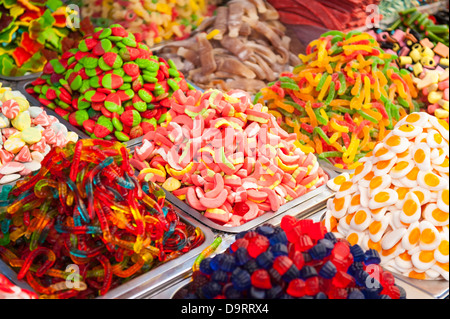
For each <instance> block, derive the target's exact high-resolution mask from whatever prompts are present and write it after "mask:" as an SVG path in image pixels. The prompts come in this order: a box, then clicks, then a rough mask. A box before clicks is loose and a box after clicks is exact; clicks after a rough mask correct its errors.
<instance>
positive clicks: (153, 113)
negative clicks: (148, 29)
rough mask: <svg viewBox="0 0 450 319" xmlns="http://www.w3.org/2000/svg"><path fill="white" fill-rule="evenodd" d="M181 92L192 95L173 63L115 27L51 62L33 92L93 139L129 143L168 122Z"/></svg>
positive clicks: (99, 31)
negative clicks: (176, 94)
mask: <svg viewBox="0 0 450 319" xmlns="http://www.w3.org/2000/svg"><path fill="white" fill-rule="evenodd" d="M178 89H181V90H183V91H187V90H188V84H187V82H186V80H185V79H184V76H183V74H182V73H180V72H178V70H177V69H176V66H175V65H174V64H173V62H172V61H170V60H169V61H165V60H164V59H162V58H159V57H157V56H154V55H153V54H152V52H151V51H150V49H149V48H148V47H147V46H146V45H145V44H143V43H142V42H141V39H140V37H139V35H137V36H135V35H134V34H133V33H130V32H128V31H126V30H125V29H124V28H123V27H122V26H120V25H112V26H111V27H109V28H105V29H102V28H97V29H95V33H94V34H93V35H92V36H87V37H85V38H83V40H82V41H81V42H80V44H79V45H78V48H76V49H71V50H69V51H68V52H66V53H65V54H64V55H63V56H62V58H61V59H60V60H57V59H54V60H51V61H49V63H47V65H46V66H45V68H44V71H43V75H42V76H41V77H40V78H38V79H37V80H35V81H34V82H33V83H32V87H30V88H27V92H29V93H30V94H33V95H34V96H36V97H37V98H38V99H39V101H40V102H41V103H42V104H43V105H45V106H46V107H48V108H51V109H54V110H55V112H56V113H58V114H59V115H61V116H62V117H63V118H65V119H68V120H69V122H70V123H71V124H72V125H75V126H78V127H82V128H83V129H84V130H85V131H86V132H87V133H88V134H89V135H90V136H91V137H92V138H100V139H107V140H119V141H123V142H125V141H129V140H131V139H135V138H137V137H140V136H142V135H143V134H145V133H147V132H149V131H151V130H154V129H155V127H156V125H157V123H161V122H163V121H164V120H165V117H166V112H167V110H168V107H169V104H170V102H169V98H170V97H171V95H172V93H173V92H174V91H176V90H178Z"/></svg>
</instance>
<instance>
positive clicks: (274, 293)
mask: <svg viewBox="0 0 450 319" xmlns="http://www.w3.org/2000/svg"><path fill="white" fill-rule="evenodd" d="M282 295H283V288H281V286H279V285H274V286H272V288H270V289H269V290H267V292H266V296H267V299H278V298H281V296H282Z"/></svg>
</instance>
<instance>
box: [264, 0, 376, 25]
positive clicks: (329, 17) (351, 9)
mask: <svg viewBox="0 0 450 319" xmlns="http://www.w3.org/2000/svg"><path fill="white" fill-rule="evenodd" d="M268 2H270V3H271V4H272V5H273V6H274V7H275V9H277V10H278V12H279V14H280V19H281V21H282V22H283V23H286V24H294V25H297V24H298V25H312V26H317V27H321V28H326V29H328V30H340V31H347V30H353V29H356V28H359V27H362V26H364V25H365V24H366V23H367V20H368V14H369V13H370V12H371V10H369V9H370V7H369V8H368V6H370V5H377V4H378V3H379V2H380V0H366V1H361V0H311V1H302V0H283V1H280V0H268Z"/></svg>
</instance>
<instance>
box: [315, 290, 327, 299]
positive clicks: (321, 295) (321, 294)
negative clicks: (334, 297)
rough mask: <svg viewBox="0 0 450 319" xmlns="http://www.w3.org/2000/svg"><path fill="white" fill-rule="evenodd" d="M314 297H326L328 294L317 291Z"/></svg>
mask: <svg viewBox="0 0 450 319" xmlns="http://www.w3.org/2000/svg"><path fill="white" fill-rule="evenodd" d="M314 298H315V299H328V296H327V295H326V294H325V293H324V292H322V291H321V292H319V293H317V295H315V296H314Z"/></svg>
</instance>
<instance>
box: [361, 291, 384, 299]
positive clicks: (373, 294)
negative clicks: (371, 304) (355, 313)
mask: <svg viewBox="0 0 450 319" xmlns="http://www.w3.org/2000/svg"><path fill="white" fill-rule="evenodd" d="M361 292H362V293H363V294H364V297H366V299H379V298H380V296H379V291H378V289H375V288H364V289H361Z"/></svg>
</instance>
